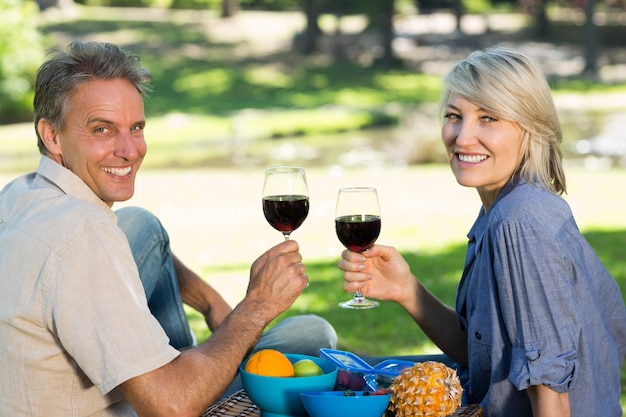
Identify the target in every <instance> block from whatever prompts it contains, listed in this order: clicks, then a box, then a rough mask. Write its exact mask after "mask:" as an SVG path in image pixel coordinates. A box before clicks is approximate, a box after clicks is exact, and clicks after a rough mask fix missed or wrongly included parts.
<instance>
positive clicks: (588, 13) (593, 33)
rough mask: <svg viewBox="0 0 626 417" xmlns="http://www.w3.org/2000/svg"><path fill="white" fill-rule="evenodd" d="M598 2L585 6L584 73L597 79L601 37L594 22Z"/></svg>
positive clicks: (590, 2)
mask: <svg viewBox="0 0 626 417" xmlns="http://www.w3.org/2000/svg"><path fill="white" fill-rule="evenodd" d="M595 6H596V0H587V4H586V5H585V69H584V70H583V73H584V74H585V75H588V76H592V77H595V76H596V75H597V74H598V50H599V49H600V39H599V38H600V36H599V34H598V26H597V25H596V22H595V20H594V10H595Z"/></svg>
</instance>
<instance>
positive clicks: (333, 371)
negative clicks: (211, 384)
mask: <svg viewBox="0 0 626 417" xmlns="http://www.w3.org/2000/svg"><path fill="white" fill-rule="evenodd" d="M285 356H287V358H288V359H289V360H290V361H291V363H296V362H297V361H299V360H301V359H310V360H312V361H313V362H315V363H316V364H317V365H318V366H319V367H320V368H322V370H323V371H324V375H318V376H302V377H272V376H262V375H256V374H251V373H250V372H246V370H245V369H244V367H245V366H246V362H247V361H248V360H247V359H246V360H245V361H244V362H243V363H242V364H241V365H240V366H239V374H240V376H241V383H242V385H243V389H244V390H245V391H246V394H247V395H248V397H249V398H250V400H251V401H252V402H253V403H254V404H256V405H257V407H259V410H260V412H261V417H307V413H306V410H305V409H304V405H303V404H302V399H301V398H300V393H301V392H305V391H330V390H332V389H333V387H334V386H335V380H336V379H337V367H336V366H335V365H333V364H332V363H330V362H329V361H327V360H326V359H322V358H318V357H315V356H308V355H298V354H292V353H287V354H285ZM379 417H380V416H379Z"/></svg>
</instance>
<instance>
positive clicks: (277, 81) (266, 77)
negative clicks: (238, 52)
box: [243, 66, 293, 88]
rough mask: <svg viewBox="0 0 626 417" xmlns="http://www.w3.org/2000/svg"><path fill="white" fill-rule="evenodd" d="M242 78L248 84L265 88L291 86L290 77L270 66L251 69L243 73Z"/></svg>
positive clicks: (291, 80)
mask: <svg viewBox="0 0 626 417" xmlns="http://www.w3.org/2000/svg"><path fill="white" fill-rule="evenodd" d="M243 78H244V80H246V81H247V82H249V83H250V84H255V85H261V86H266V87H279V88H289V87H291V86H292V85H293V79H292V77H289V76H287V75H285V74H284V73H282V72H281V71H278V70H277V69H275V68H273V67H272V66H263V67H256V68H251V69H249V70H248V71H246V72H245V73H244V76H243Z"/></svg>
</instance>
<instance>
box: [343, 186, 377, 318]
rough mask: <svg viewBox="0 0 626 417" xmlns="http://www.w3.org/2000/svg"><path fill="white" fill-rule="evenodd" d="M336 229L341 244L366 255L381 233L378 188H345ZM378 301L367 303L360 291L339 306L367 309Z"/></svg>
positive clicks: (375, 305) (368, 301)
mask: <svg viewBox="0 0 626 417" xmlns="http://www.w3.org/2000/svg"><path fill="white" fill-rule="evenodd" d="M335 229H336V231H337V237H338V238H339V241H340V242H341V243H342V244H343V245H344V246H345V247H346V248H348V249H349V250H351V251H353V252H363V251H365V250H367V249H369V248H370V247H372V245H373V244H374V242H376V239H378V235H379V234H380V207H379V204H378V193H377V192H376V188H367V187H353V188H342V189H340V190H339V193H338V195H337V206H336V209H335ZM378 305H379V303H378V302H377V301H372V300H368V299H367V298H365V297H364V296H363V294H362V293H361V289H358V290H357V291H356V292H355V293H354V296H353V297H352V299H351V300H349V301H344V302H341V303H339V306H340V307H343V308H352V309H365V308H374V307H378Z"/></svg>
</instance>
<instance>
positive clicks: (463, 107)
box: [441, 94, 523, 210]
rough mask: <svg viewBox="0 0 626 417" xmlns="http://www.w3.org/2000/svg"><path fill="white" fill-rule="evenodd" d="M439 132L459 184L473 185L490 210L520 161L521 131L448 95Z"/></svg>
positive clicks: (459, 97) (512, 124)
mask: <svg viewBox="0 0 626 417" xmlns="http://www.w3.org/2000/svg"><path fill="white" fill-rule="evenodd" d="M444 114H445V116H444V123H443V127H442V131H441V137H442V139H443V144H444V146H445V147H446V151H447V155H448V161H449V163H450V167H451V168H452V172H453V173H454V176H455V177H456V180H457V182H458V183H459V184H461V185H464V186H466V187H475V188H476V189H477V190H478V194H479V195H480V198H481V200H482V202H483V205H484V206H485V210H487V209H489V207H490V206H491V204H493V202H494V200H495V198H496V197H497V195H498V193H499V192H500V190H501V189H502V187H504V185H505V184H506V183H507V182H508V181H509V180H510V179H511V177H512V175H513V173H514V172H515V171H516V169H517V167H518V166H519V163H520V160H521V149H522V138H523V130H522V128H521V126H519V124H517V123H513V122H509V121H506V120H500V119H498V118H497V117H495V116H494V115H493V114H490V113H489V112H487V111H485V110H483V109H481V108H480V107H478V106H476V105H475V104H474V103H472V102H471V101H469V100H467V99H465V98H463V97H462V96H459V95H457V94H450V97H449V98H448V101H447V102H446V107H445V112H444Z"/></svg>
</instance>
